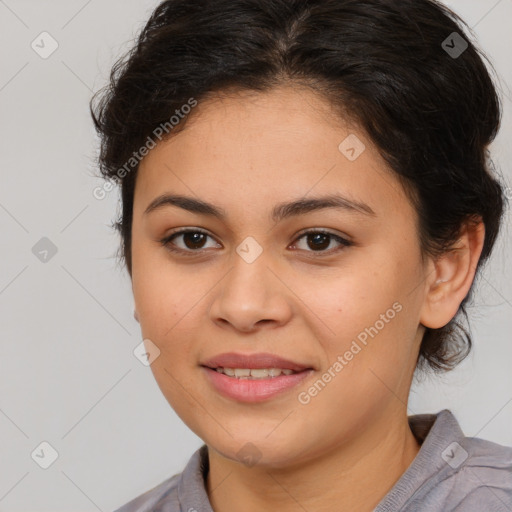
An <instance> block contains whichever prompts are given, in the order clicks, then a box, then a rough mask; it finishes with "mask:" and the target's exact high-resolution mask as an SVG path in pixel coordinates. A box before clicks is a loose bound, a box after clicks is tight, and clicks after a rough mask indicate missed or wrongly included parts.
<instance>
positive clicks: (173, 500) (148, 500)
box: [114, 473, 181, 512]
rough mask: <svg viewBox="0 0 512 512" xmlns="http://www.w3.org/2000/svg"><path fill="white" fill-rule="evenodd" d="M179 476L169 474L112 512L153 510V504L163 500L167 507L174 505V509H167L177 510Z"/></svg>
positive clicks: (158, 503)
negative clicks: (166, 477)
mask: <svg viewBox="0 0 512 512" xmlns="http://www.w3.org/2000/svg"><path fill="white" fill-rule="evenodd" d="M180 477H181V473H179V474H176V475H173V476H171V477H170V478H168V479H167V480H164V481H163V482H162V483H160V484H158V485H157V486H155V487H153V488H152V489H150V490H148V491H146V492H145V493H144V494H141V495H140V496H137V497H136V498H134V499H133V500H131V501H129V502H128V503H126V504H124V505H123V506H122V507H120V508H118V509H116V510H115V511H114V512H150V511H153V510H155V506H156V505H160V504H161V502H162V501H163V500H165V503H166V505H168V506H169V507H171V506H172V505H175V507H176V508H175V509H173V508H169V510H177V511H179V510H180V508H179V501H178V484H179V481H180Z"/></svg>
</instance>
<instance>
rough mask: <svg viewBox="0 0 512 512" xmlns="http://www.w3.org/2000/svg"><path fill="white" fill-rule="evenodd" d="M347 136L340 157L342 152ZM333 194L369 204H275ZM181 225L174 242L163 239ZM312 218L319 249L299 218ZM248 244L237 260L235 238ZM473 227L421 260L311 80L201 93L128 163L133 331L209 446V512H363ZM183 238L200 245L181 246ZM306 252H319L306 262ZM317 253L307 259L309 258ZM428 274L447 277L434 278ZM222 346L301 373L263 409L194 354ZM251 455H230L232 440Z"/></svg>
mask: <svg viewBox="0 0 512 512" xmlns="http://www.w3.org/2000/svg"><path fill="white" fill-rule="evenodd" d="M349 134H355V135H356V136H357V137H358V138H359V139H360V140H361V141H362V142H363V143H364V145H365V146H366V149H365V150H364V151H363V153H362V154H361V155H360V156H359V157H358V158H357V159H356V160H355V161H350V160H349V159H347V158H346V156H345V155H344V154H342V152H341V151H340V150H339V149H338V146H339V144H340V143H341V142H342V141H343V140H344V139H345V138H346V137H347V136H348V135H349ZM333 192H337V193H339V194H343V195H344V196H347V197H349V198H351V199H353V200H357V201H361V202H364V203H366V204H367V205H369V206H370V207H371V208H372V209H373V211H374V212H375V215H374V216H371V215H365V214H361V213H358V212H353V211H352V212H351V211H348V210H344V209H323V210H318V211H314V212H309V213H307V214H305V215H301V216H296V217H291V218H288V219H285V220H282V221H280V222H278V223H275V222H273V221H272V220H271V219H270V211H271V209H272V208H273V207H274V206H275V205H276V204H277V203H281V202H285V201H291V200H295V199H299V198H304V197H307V198H312V197H317V196H322V195H327V194H332V193H333ZM164 193H173V194H181V195H186V196H189V197H194V198H199V199H202V200H204V201H208V202H210V203H213V204H215V205H217V206H218V207H219V208H222V209H223V210H224V211H225V212H226V219H225V220H224V221H222V220H219V219H215V218H213V217H210V216H207V215H200V214H197V213H191V212H187V211H185V210H183V209H181V208H179V207H176V206H165V207H162V208H159V209H156V210H154V211H153V212H151V213H149V214H144V210H145V209H146V208H147V206H148V205H149V203H150V202H151V201H152V200H153V199H155V198H156V197H157V196H159V195H161V194H164ZM178 228H191V229H192V230H193V228H201V229H203V230H206V231H208V234H209V237H207V238H205V239H203V240H200V241H199V243H197V241H196V242H195V245H194V243H193V241H194V239H192V242H191V239H190V238H189V239H188V245H187V239H186V237H184V236H178V237H177V238H175V239H174V240H173V242H170V243H174V246H175V247H176V248H181V249H182V250H184V251H187V250H188V251H189V253H190V252H193V251H199V254H197V253H194V254H193V255H192V256H190V257H187V256H186V255H179V254H176V253H172V252H170V251H169V250H168V249H167V248H166V247H164V246H163V245H162V244H161V242H160V240H161V239H163V238H164V237H165V236H167V235H169V234H171V232H172V230H177V229H178ZM306 229H307V230H310V229H325V230H328V231H330V232H332V233H333V234H335V235H339V236H342V237H344V238H348V239H349V240H351V241H352V242H353V245H352V246H348V247H344V246H342V245H340V244H339V243H338V242H336V240H335V239H334V238H330V239H329V238H327V239H326V241H325V248H326V250H325V251H323V252H322V251H320V250H318V249H317V247H318V246H315V245H314V240H313V242H311V237H309V240H310V243H308V237H302V238H299V237H300V235H301V234H302V232H303V231H304V230H306ZM248 236H251V237H253V238H254V239H255V240H256V241H257V242H258V244H259V245H260V246H261V248H262V250H263V251H262V253H261V255H260V256H259V257H258V258H257V259H256V260H255V261H254V262H252V263H250V264H249V263H247V262H246V261H245V260H244V259H243V258H241V257H240V256H239V254H238V253H237V252H236V248H237V247H238V246H239V245H240V244H241V243H242V242H243V241H244V239H245V238H246V237H248ZM483 236H484V229H483V224H482V223H479V224H475V225H474V226H471V227H468V228H467V229H466V230H463V231H461V238H460V241H459V243H458V245H457V247H456V249H455V250H454V251H452V252H450V253H447V254H446V255H444V256H443V257H442V258H439V259H437V260H436V261H433V260H432V259H430V258H427V260H426V261H425V262H422V259H421V253H420V247H419V239H418V232H417V215H416V212H415V210H414V208H413V206H412V205H411V203H410V202H409V200H408V199H407V197H406V195H405V193H404V191H403V189H402V188H401V186H400V185H399V183H398V181H397V180H396V178H395V177H394V175H393V173H392V172H391V171H390V170H389V169H388V168H387V166H386V163H385V162H384V160H383V159H382V158H381V156H380V155H379V154H378V152H377V150H376V149H375V147H374V146H373V144H372V143H371V141H370V140H369V139H368V137H367V136H366V135H365V133H364V132H362V131H361V130H360V129H358V128H357V127H356V126H353V125H349V124H347V123H346V122H345V121H344V120H342V119H340V118H339V117H337V116H336V115H335V113H334V111H333V110H332V109H331V107H330V106H329V104H327V103H326V102H325V100H323V99H321V98H320V97H319V96H317V95H316V94H315V93H314V92H312V91H310V90H308V89H305V88H301V87H297V86H290V85H287V86H281V87H279V88H276V89H274V90H272V92H269V93H264V94H263V93H254V92H253V93H247V92H244V93H238V94H234V93H232V94H230V95H225V96H222V97H221V96H219V97H218V98H217V99H215V98H214V99H211V100H209V101H206V102H201V103H200V104H199V105H198V106H197V107H196V108H195V109H194V111H193V114H192V116H191V117H190V119H189V120H188V121H187V125H186V128H185V129H184V130H183V131H182V132H180V133H177V134H175V135H174V137H172V138H171V139H169V140H167V141H162V142H160V143H159V144H158V145H157V146H156V148H155V149H153V150H151V151H150V153H149V154H148V155H147V156H146V157H145V159H144V160H143V161H142V162H141V165H140V168H139V174H138V177H137V184H136V189H135V198H134V217H133V226H132V237H133V238H132V258H133V260H132V265H133V266H132V285H133V293H134V299H135V307H136V314H137V318H138V320H139V322H140V325H141V331H142V335H143V337H144V338H145V339H150V340H151V341H152V342H153V343H154V344H155V345H156V346H158V348H159V349H160V356H159V357H158V358H157V359H156V360H155V361H154V362H153V363H152V365H151V368H152V371H153V374H154V376H155V379H156V381H157V383H158V385H159V387H160V389H161V390H162V392H163V394H164V396H165V397H166V399H167V400H168V402H169V404H170V405H171V406H172V407H173V409H174V410H175V411H176V413H177V414H178V415H179V416H180V417H181V419H182V420H183V421H184V422H185V423H186V424H187V425H188V426H189V428H190V429H191V430H192V431H194V432H195V433H196V434H197V435H198V436H199V437H200V438H202V439H203V440H204V442H205V443H206V444H207V445H208V448H209V458H210V472H209V474H208V477H207V491H208V495H209V498H210V501H211V503H212V506H213V508H214V510H215V511H216V512H227V511H232V510H238V509H240V505H241V504H243V507H244V510H246V511H248V512H253V511H261V510H272V509H273V508H274V507H279V508H278V509H279V510H282V511H285V512H286V511H292V510H293V511H296V510H302V508H301V507H303V509H306V510H308V511H310V512H312V511H327V510H329V511H331V510H332V505H333V503H336V507H335V508H336V510H357V511H370V510H373V508H374V507H375V506H376V505H377V504H378V503H379V501H380V500H381V499H382V498H383V497H384V496H385V494H386V493H387V492H388V491H389V490H390V489H391V487H392V486H393V484H394V483H395V482H396V481H397V480H398V479H399V477H400V476H401V475H402V474H403V472H404V471H405V470H406V469H407V467H408V466H409V465H410V463H411V462H412V460H413V459H414V457H415V456H416V454H417V452H418V450H419V445H418V443H417V441H416V440H415V438H414V436H413V435H412V432H411V431H410V429H409V426H408V423H407V400H408V395H409V389H410V385H411V380H412V376H413V372H414V368H415V365H416V360H417V355H418V351H419V346H420V342H421V337H422V334H423V332H424V327H423V326H428V327H433V328H436V327H441V326H443V325H445V324H446V323H448V322H449V321H450V320H451V318H452V317H453V316H454V315H455V313H456V312H457V309H458V307H459V304H460V302H461V301H462V300H463V298H464V297H465V296H466V294H467V292H468V290H469V288H470V285H471V283H472V280H473V278H474V269H475V266H476V263H477V261H478V257H479V255H480V252H481V249H482V244H483ZM194 247H197V248H196V249H194ZM319 254H320V256H318V255H319ZM315 255H317V256H316V257H315ZM439 281H444V282H441V283H439ZM394 303H399V304H400V305H401V310H400V312H397V313H396V314H395V315H394V318H393V319H391V320H389V321H388V322H386V323H385V324H384V327H383V328H381V329H380V330H379V331H378V334H377V335H375V336H374V337H373V338H371V337H369V338H368V343H367V345H366V346H364V347H362V350H361V351H360V352H358V353H357V355H355V356H354V357H353V359H352V360H351V361H349V362H348V363H347V364H346V365H344V367H343V369H342V370H341V371H339V372H338V373H337V374H336V377H334V378H332V379H331V381H330V382H329V383H328V384H327V385H326V386H325V387H324V388H323V389H322V390H321V391H320V392H319V393H318V394H317V395H316V396H314V397H313V398H311V400H310V401H309V403H307V404H302V403H300V402H299V400H298V395H299V393H300V392H304V391H307V390H308V388H310V387H311V386H312V384H313V383H314V382H315V381H317V380H318V379H319V378H320V377H321V376H322V375H323V374H324V373H325V372H326V371H327V370H328V368H330V367H332V366H333V364H334V363H335V361H336V360H337V358H338V356H339V355H343V354H344V353H345V352H346V351H347V350H349V349H350V346H351V343H352V341H353V340H355V339H357V336H358V334H360V333H361V332H363V331H364V330H365V328H369V327H371V326H374V325H375V324H376V322H377V320H379V319H381V315H382V314H385V313H386V311H388V310H389V309H390V308H392V305H393V304H394ZM224 352H238V353H248V354H251V353H256V352H270V353H274V354H277V355H279V356H282V357H285V358H287V359H291V360H294V361H297V362H300V363H304V364H307V365H308V366H312V367H314V368H315V372H314V374H313V375H312V376H311V377H310V378H308V379H307V381H305V382H303V383H301V384H300V385H299V386H297V387H296V388H294V389H292V390H289V391H286V392H284V393H282V394H280V395H279V396H276V397H273V398H271V399H269V400H266V401H264V402H260V403H252V404H248V403H242V402H237V401H235V400H232V399H228V398H225V397H223V396H221V395H219V394H218V393H217V392H216V391H215V390H214V389H213V388H212V387H211V385H210V384H209V382H208V380H207V379H206V378H205V375H204V372H203V369H202V368H201V367H200V362H202V361H205V360H206V359H208V358H211V357H213V356H214V355H217V354H220V353H224ZM248 442H250V443H252V444H253V445H255V446H256V447H257V449H258V452H259V458H258V460H257V461H256V463H255V464H253V465H244V464H243V463H242V462H241V461H240V459H239V456H238V455H237V454H238V452H239V450H241V449H242V448H243V447H244V446H246V443H248Z"/></svg>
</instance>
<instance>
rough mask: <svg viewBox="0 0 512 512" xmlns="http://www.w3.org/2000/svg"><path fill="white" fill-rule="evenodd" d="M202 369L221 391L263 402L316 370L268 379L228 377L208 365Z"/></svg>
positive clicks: (296, 383) (227, 395)
mask: <svg viewBox="0 0 512 512" xmlns="http://www.w3.org/2000/svg"><path fill="white" fill-rule="evenodd" d="M202 369H203V370H204V371H205V372H206V376H207V378H208V379H209V381H210V382H211V384H212V385H213V387H214V388H215V389H216V390H217V391H218V392H219V393H221V394H222V395H224V396H226V397H228V398H232V399H234V400H239V401H241V402H262V401H263V400H267V399H268V398H272V397H274V396H276V395H278V394H280V393H283V392H285V391H288V390H290V389H292V388H294V387H295V386H297V385H298V384H300V383H301V382H302V381H303V380H304V379H306V378H307V377H308V376H309V375H311V373H313V371H314V370H312V369H309V370H304V371H302V372H298V373H292V374H291V375H279V377H269V378H267V379H239V378H237V377H228V376H227V375H225V374H224V373H220V372H218V371H217V370H212V369H211V368H207V367H206V366H202Z"/></svg>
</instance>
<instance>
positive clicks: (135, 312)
mask: <svg viewBox="0 0 512 512" xmlns="http://www.w3.org/2000/svg"><path fill="white" fill-rule="evenodd" d="M133 318H135V320H137V322H138V321H139V315H138V314H137V310H136V309H134V310H133ZM139 323H140V322H139Z"/></svg>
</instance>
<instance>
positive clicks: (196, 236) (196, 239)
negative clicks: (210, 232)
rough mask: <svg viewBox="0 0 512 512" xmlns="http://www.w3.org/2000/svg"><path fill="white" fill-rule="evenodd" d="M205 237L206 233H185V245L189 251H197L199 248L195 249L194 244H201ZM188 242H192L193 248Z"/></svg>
mask: <svg viewBox="0 0 512 512" xmlns="http://www.w3.org/2000/svg"><path fill="white" fill-rule="evenodd" d="M204 236H205V235H204V233H198V232H195V233H185V234H184V236H183V238H184V240H185V245H186V246H187V247H188V248H189V249H197V247H195V246H194V244H200V242H201V241H202V238H204ZM187 240H191V243H192V246H193V247H190V246H189V244H188V243H187Z"/></svg>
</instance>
